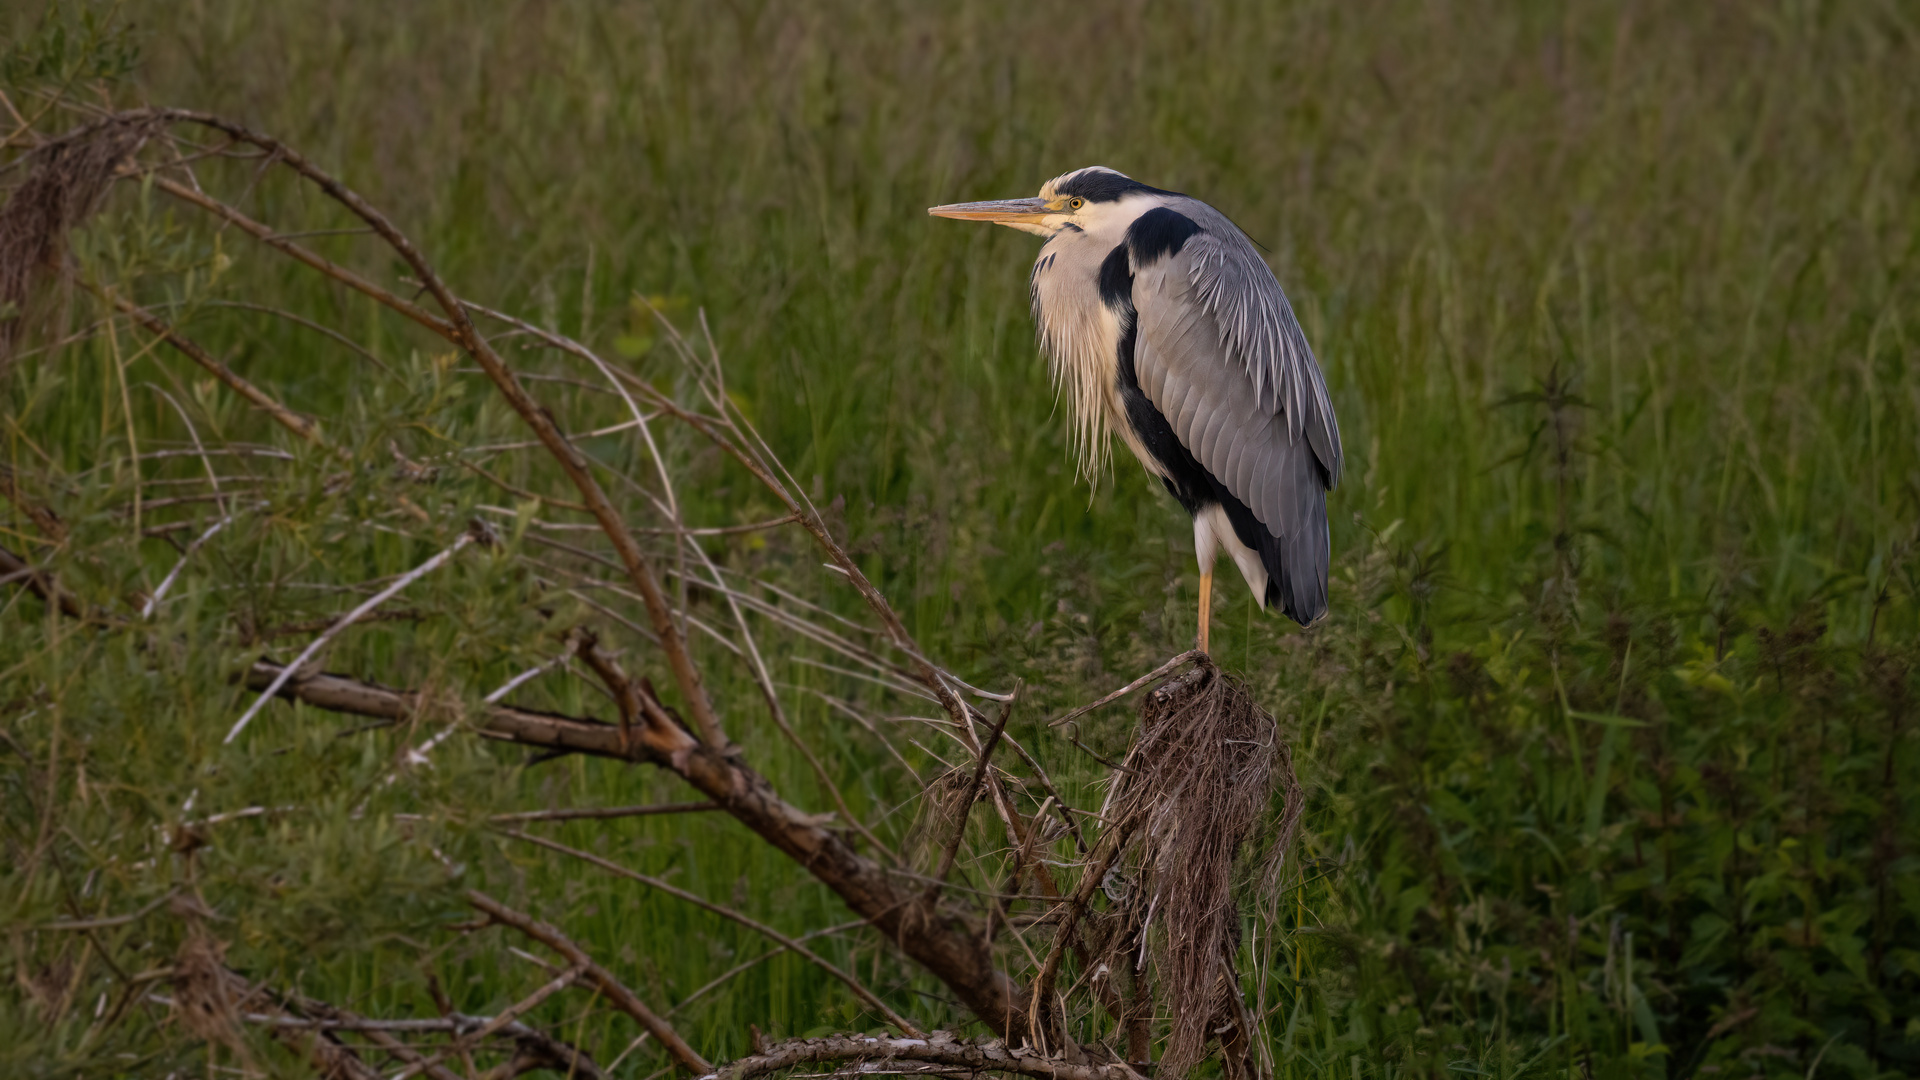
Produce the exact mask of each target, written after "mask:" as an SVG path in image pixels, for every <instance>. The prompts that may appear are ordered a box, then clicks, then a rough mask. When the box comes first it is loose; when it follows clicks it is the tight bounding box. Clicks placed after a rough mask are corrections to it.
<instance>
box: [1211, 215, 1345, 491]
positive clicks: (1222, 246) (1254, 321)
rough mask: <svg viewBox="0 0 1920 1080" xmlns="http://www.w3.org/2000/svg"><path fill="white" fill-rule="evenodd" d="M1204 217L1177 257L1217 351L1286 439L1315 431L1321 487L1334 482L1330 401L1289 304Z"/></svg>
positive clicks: (1243, 248)
mask: <svg viewBox="0 0 1920 1080" xmlns="http://www.w3.org/2000/svg"><path fill="white" fill-rule="evenodd" d="M1196 216H1199V215H1196ZM1206 216H1207V217H1209V218H1211V219H1213V220H1208V221H1206V222H1205V225H1206V229H1205V230H1204V231H1202V232H1200V233H1197V234H1195V235H1194V236H1193V237H1192V238H1191V239H1189V240H1188V241H1187V244H1186V246H1185V248H1184V249H1183V250H1182V251H1181V253H1180V255H1181V257H1185V258H1186V260H1187V276H1188V283H1189V284H1190V285H1191V287H1192V289H1193V292H1194V294H1195V295H1196V297H1197V298H1198V299H1199V301H1200V307H1201V309H1202V310H1204V311H1206V312H1208V313H1209V314H1211V315H1212V316H1213V317H1214V319H1215V322H1216V323H1217V325H1218V326H1219V334H1220V342H1219V344H1220V346H1221V347H1222V348H1223V350H1224V351H1225V352H1226V354H1227V355H1228V356H1230V357H1236V358H1238V359H1239V360H1240V362H1241V364H1242V365H1243V366H1244V368H1245V371H1246V373H1247V376H1248V377H1249V378H1251V379H1252V380H1253V390H1254V396H1255V398H1256V399H1257V400H1259V401H1261V402H1262V403H1263V404H1268V405H1269V406H1270V407H1271V408H1272V410H1273V411H1274V412H1278V413H1282V414H1284V415H1285V416H1286V423H1287V437H1288V438H1289V439H1290V440H1297V439H1299V438H1300V436H1301V434H1302V433H1303V431H1305V429H1306V426H1307V425H1308V424H1309V423H1311V424H1314V425H1315V426H1316V427H1318V428H1319V430H1317V431H1313V432H1311V433H1310V435H1311V436H1312V437H1311V438H1310V441H1311V442H1312V443H1313V446H1314V450H1315V451H1316V453H1317V454H1318V455H1320V456H1321V458H1322V460H1321V465H1322V467H1323V468H1324V469H1325V470H1326V473H1327V477H1328V480H1329V482H1330V483H1331V482H1333V481H1337V480H1338V479H1339V476H1340V458H1341V452H1340V435H1339V431H1338V429H1337V428H1335V427H1334V421H1333V403H1332V401H1331V400H1330V399H1329V398H1328V397H1327V387H1326V383H1325V381H1324V380H1323V379H1322V378H1321V376H1320V370H1319V368H1318V367H1317V366H1316V365H1315V364H1314V361H1313V351H1312V350H1311V349H1310V348H1309V347H1308V346H1307V339H1306V335H1305V334H1304V333H1302V332H1301V330H1300V323H1299V321H1298V320H1296V319H1295V318H1294V314H1293V306H1292V305H1291V304H1289V303H1288V302H1287V297H1286V294H1285V293H1284V292H1282V291H1281V289H1280V284H1279V282H1277V281H1275V280H1274V277H1273V272H1272V271H1270V270H1268V269H1267V266H1266V264H1265V263H1263V262H1261V261H1260V259H1259V257H1258V255H1256V254H1255V253H1254V251H1253V247H1252V245H1251V244H1250V243H1248V242H1247V240H1246V238H1245V237H1244V236H1241V235H1240V234H1239V231H1238V230H1237V229H1234V228H1233V225H1232V224H1231V223H1230V222H1227V221H1226V219H1225V218H1224V217H1221V216H1220V215H1218V214H1217V213H1211V212H1209V213H1208V214H1207V215H1206ZM1229 229H1231V230H1233V231H1232V232H1231V233H1227V232H1226V230H1229Z"/></svg>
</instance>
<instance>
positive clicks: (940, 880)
mask: <svg viewBox="0 0 1920 1080" xmlns="http://www.w3.org/2000/svg"><path fill="white" fill-rule="evenodd" d="M1011 719H1013V702H1011V701H1009V702H1007V703H1006V704H1005V705H1002V706H1001V707H1000V719H999V720H998V721H996V722H995V723H994V725H993V734H992V735H991V736H989V737H988V738H987V742H986V745H985V746H982V747H981V748H980V760H979V761H978V762H976V763H975V764H974V767H973V779H972V780H970V781H969V782H968V783H967V791H966V794H965V795H962V796H961V797H960V800H959V807H960V811H959V815H958V817H957V818H956V820H955V821H954V823H953V835H952V836H950V837H949V838H948V839H947V846H946V849H945V850H944V851H942V852H941V853H940V863H939V866H938V867H937V868H936V869H935V870H934V872H933V880H934V884H932V885H929V886H927V891H926V895H925V896H924V897H923V898H922V899H921V903H923V904H925V905H926V906H927V907H928V908H931V907H933V905H934V902H935V901H937V900H939V899H940V887H941V886H942V885H945V884H946V883H947V875H948V874H950V873H952V872H953V860H954V858H955V857H956V856H958V855H959V854H960V841H961V840H962V839H963V838H965V836H966V834H967V819H968V818H970V817H971V816H972V815H973V802H974V800H975V799H977V798H979V797H980V781H981V780H982V779H984V778H985V777H986V775H987V769H988V768H990V767H991V766H992V763H993V752H994V751H995V750H996V749H998V748H999V746H1000V737H1001V736H1002V735H1004V734H1006V731H1007V721H1008V720H1011Z"/></svg>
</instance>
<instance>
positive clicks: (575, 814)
mask: <svg viewBox="0 0 1920 1080" xmlns="http://www.w3.org/2000/svg"><path fill="white" fill-rule="evenodd" d="M718 809H720V804H719V803H717V802H681V803H658V804H656V805H653V806H591V807H586V808H584V809H578V810H526V811H522V812H520V813H517V814H495V815H493V816H492V817H490V818H488V819H487V820H488V821H491V822H494V823H495V824H499V825H505V824H508V823H511V822H517V821H580V820H593V821H604V820H606V819H608V818H627V817H648V816H651V815H654V814H698V813H702V812H705V811H708V810H718Z"/></svg>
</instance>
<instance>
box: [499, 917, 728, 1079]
mask: <svg viewBox="0 0 1920 1080" xmlns="http://www.w3.org/2000/svg"><path fill="white" fill-rule="evenodd" d="M467 902H468V903H470V904H472V905H473V906H474V907H475V908H478V909H479V910H480V911H482V912H484V913H486V915H487V916H488V917H489V918H491V919H493V920H494V921H495V922H499V923H505V924H506V925H508V926H511V927H513V928H514V929H515V930H518V931H520V932H521V933H523V934H525V935H527V936H528V937H530V938H532V939H534V940H535V941H538V942H540V943H541V944H542V945H545V946H546V947H547V948H549V949H552V950H553V951H554V952H557V953H559V954H560V955H562V956H564V957H566V958H567V962H568V963H570V964H572V965H573V966H575V967H578V968H580V969H581V971H583V972H584V973H585V974H586V977H587V978H589V979H592V980H593V981H594V984H595V985H597V986H599V987H600V992H601V993H603V994H605V995H607V1000H609V1001H611V1002H613V1004H614V1005H615V1006H616V1007H617V1008H619V1009H620V1011H621V1012H624V1013H626V1014H627V1015H628V1016H631V1017H633V1018H634V1019H635V1020H637V1021H639V1022H640V1026H642V1027H644V1028H646V1029H647V1030H648V1031H650V1032H652V1033H653V1037H654V1038H656V1039H659V1040H660V1045H662V1046H664V1047H666V1049H667V1053H669V1054H671V1055H673V1059H674V1060H675V1061H677V1062H679V1063H680V1065H681V1067H683V1068H685V1069H686V1070H688V1071H689V1072H691V1073H693V1074H694V1075H696V1076H699V1075H702V1074H704V1073H709V1072H712V1071H713V1066H712V1065H709V1064H708V1063H707V1059H706V1058H703V1057H701V1056H700V1054H699V1053H698V1052H697V1051H695V1050H694V1048H693V1047H691V1046H688V1045H687V1041H686V1040H685V1039H682V1038H681V1037H680V1033H679V1032H677V1031H675V1030H673V1025H672V1024H669V1023H667V1022H666V1020H664V1019H662V1018H661V1017H660V1015H659V1014H658V1013H656V1012H654V1011H653V1010H652V1009H650V1008H648V1007H647V1004H646V1002H644V1001H641V1000H640V997H639V995H637V994H635V993H634V992H633V991H631V990H629V989H627V988H626V986H625V985H623V984H622V983H621V982H620V980H619V979H616V978H614V977H613V975H612V973H611V972H609V971H607V969H606V968H603V967H601V966H600V965H598V964H596V963H594V962H593V958H592V957H590V956H588V955H587V952H586V950H585V949H582V948H581V947H580V946H578V945H575V944H574V943H573V941H572V940H571V939H569V938H568V937H567V936H566V935H565V934H562V933H561V932H560V931H558V930H556V929H554V928H553V927H551V926H549V925H547V924H546V923H543V922H541V921H540V920H538V919H535V918H534V917H532V916H531V915H525V914H522V913H521V912H518V911H515V910H514V909H512V908H510V907H508V906H506V905H505V904H502V903H501V902H500V901H498V900H495V899H494V898H493V897H491V896H488V895H487V894H486V893H483V892H481V891H479V890H478V889H470V890H468V891H467Z"/></svg>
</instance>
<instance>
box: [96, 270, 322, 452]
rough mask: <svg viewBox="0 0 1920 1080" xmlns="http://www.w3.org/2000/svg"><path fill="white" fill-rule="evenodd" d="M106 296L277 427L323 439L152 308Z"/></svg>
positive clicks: (302, 419) (310, 439)
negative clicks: (164, 319) (278, 425)
mask: <svg viewBox="0 0 1920 1080" xmlns="http://www.w3.org/2000/svg"><path fill="white" fill-rule="evenodd" d="M107 300H108V302H109V303H111V304H112V305H113V306H114V307H116V308H118V309H120V311H121V312H123V313H124V314H126V315H127V316H128V317H129V318H131V319H132V320H133V321H134V322H136V323H139V324H140V325H141V326H143V327H145V328H146V330H147V332H148V333H151V334H153V335H155V336H157V337H159V338H160V339H161V340H162V341H165V342H166V343H167V344H169V345H171V346H173V348H174V351H175V352H178V353H179V354H180V355H182V356H184V357H186V358H187V359H189V360H192V361H193V362H194V363H196V364H199V365H200V366H201V367H203V368H205V369H206V370H207V371H208V372H210V373H211V374H212V375H213V377H214V378H216V379H219V380H220V381H221V382H223V383H226V384H227V387H228V388H229V389H231V390H232V391H233V392H234V393H236V394H239V395H240V396H241V397H243V398H246V399H247V400H248V401H251V402H253V403H254V404H255V405H256V406H259V407H260V408H261V409H264V410H266V413H267V415H269V416H271V417H273V418H274V419H275V420H276V421H278V422H279V424H280V426H281V427H284V428H286V429H287V430H288V431H291V432H293V433H294V434H295V435H298V436H300V437H301V438H303V439H305V440H307V441H308V442H310V443H314V444H316V445H324V443H323V440H322V439H321V438H320V429H319V428H318V427H316V426H315V425H314V422H313V421H311V420H309V419H307V418H306V417H304V416H301V415H299V414H297V413H295V412H294V411H293V410H291V409H289V408H287V407H286V406H285V405H282V404H280V403H279V402H278V401H275V400H274V399H273V398H272V397H271V396H270V395H268V394H267V392H266V391H264V390H262V389H260V388H259V387H257V386H255V385H253V384H252V383H250V382H248V381H247V380H246V379H244V378H242V377H241V376H240V375H239V374H238V373H236V372H235V371H234V370H233V369H232V368H230V367H228V366H227V365H225V364H223V363H221V362H220V361H219V360H217V359H215V358H214V356H213V354H212V353H209V352H208V351H207V350H205V349H203V348H201V347H200V346H199V345H198V344H197V343H195V342H194V341H193V340H192V339H190V338H187V337H185V336H183V335H182V334H181V333H180V332H179V331H177V330H175V329H174V328H173V327H171V326H169V325H167V324H166V323H165V322H163V321H161V319H160V318H159V317H157V316H155V315H154V314H153V313H152V312H149V311H147V310H146V309H145V308H142V307H140V306H139V305H138V304H135V303H133V302H132V301H130V300H128V299H127V298H126V297H124V296H121V295H119V294H118V293H108V294H107Z"/></svg>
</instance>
